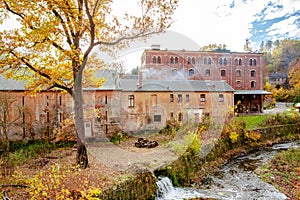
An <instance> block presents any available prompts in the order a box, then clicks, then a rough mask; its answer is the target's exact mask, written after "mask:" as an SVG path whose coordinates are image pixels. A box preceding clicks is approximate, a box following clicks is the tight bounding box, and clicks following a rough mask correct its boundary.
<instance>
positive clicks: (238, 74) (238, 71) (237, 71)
mask: <svg viewBox="0 0 300 200" xmlns="http://www.w3.org/2000/svg"><path fill="white" fill-rule="evenodd" d="M235 76H237V77H239V76H242V71H241V70H239V69H238V70H236V71H235Z"/></svg>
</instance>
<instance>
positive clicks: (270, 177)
mask: <svg viewBox="0 0 300 200" xmlns="http://www.w3.org/2000/svg"><path fill="white" fill-rule="evenodd" d="M255 172H256V174H257V175H259V176H260V177H261V178H262V179H263V180H264V181H265V182H267V183H270V184H272V185H273V186H275V187H276V188H277V189H278V190H279V191H281V192H283V193H284V194H286V195H287V196H288V198H289V199H300V149H293V148H292V149H289V150H287V151H283V152H280V153H278V154H277V155H275V157H274V158H272V159H271V160H269V161H267V162H266V163H265V164H263V166H262V167H260V168H258V169H257V170H255Z"/></svg>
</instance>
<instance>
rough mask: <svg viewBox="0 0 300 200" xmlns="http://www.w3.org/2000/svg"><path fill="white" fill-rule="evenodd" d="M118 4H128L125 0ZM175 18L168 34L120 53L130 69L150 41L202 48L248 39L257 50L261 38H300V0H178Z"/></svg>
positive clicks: (233, 46)
mask: <svg viewBox="0 0 300 200" xmlns="http://www.w3.org/2000/svg"><path fill="white" fill-rule="evenodd" d="M122 2H123V3H122ZM121 4H122V6H120V5H121ZM117 7H118V8H122V9H123V10H124V9H127V8H128V7H126V5H125V4H124V0H119V4H117ZM129 9H130V8H129ZM131 9H132V7H131ZM119 11H120V10H118V12H119ZM173 20H174V22H173V24H172V26H171V27H170V29H169V30H168V32H167V33H166V34H165V35H159V36H155V37H153V38H151V39H150V40H149V41H148V42H147V43H143V44H141V43H133V44H132V46H131V48H130V49H128V50H126V51H123V52H122V53H121V54H120V60H123V61H124V62H125V68H126V69H127V71H128V70H130V69H131V68H133V67H136V66H139V65H140V56H141V54H142V51H143V50H144V49H147V48H150V47H151V44H159V45H161V49H170V50H171V49H172V50H173V49H176V50H181V49H186V50H199V49H200V47H203V46H206V45H209V44H214V43H216V44H226V45H227V49H229V50H231V51H244V45H245V43H246V39H248V40H249V41H250V47H252V49H253V50H254V51H255V50H259V46H260V44H261V42H262V41H264V42H265V43H266V41H268V40H271V41H275V40H277V39H279V40H282V39H286V38H290V39H300V0H275V1H269V0H209V1H203V0H197V1H196V0H179V5H178V8H177V9H176V11H175V14H174V16H173Z"/></svg>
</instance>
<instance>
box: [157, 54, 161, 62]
mask: <svg viewBox="0 0 300 200" xmlns="http://www.w3.org/2000/svg"><path fill="white" fill-rule="evenodd" d="M157 63H158V64H160V63H161V58H160V56H158V57H157Z"/></svg>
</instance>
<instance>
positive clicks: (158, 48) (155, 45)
mask: <svg viewBox="0 0 300 200" xmlns="http://www.w3.org/2000/svg"><path fill="white" fill-rule="evenodd" d="M151 48H152V50H160V45H159V44H152V45H151Z"/></svg>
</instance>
